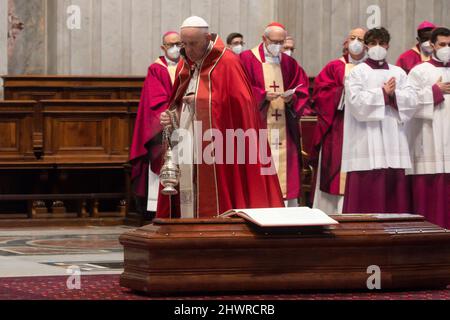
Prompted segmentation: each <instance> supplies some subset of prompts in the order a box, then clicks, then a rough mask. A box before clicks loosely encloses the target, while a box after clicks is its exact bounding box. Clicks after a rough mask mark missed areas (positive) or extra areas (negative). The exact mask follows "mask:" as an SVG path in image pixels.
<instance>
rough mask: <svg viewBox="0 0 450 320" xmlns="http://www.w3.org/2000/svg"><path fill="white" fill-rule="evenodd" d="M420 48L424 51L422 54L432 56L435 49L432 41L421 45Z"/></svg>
mask: <svg viewBox="0 0 450 320" xmlns="http://www.w3.org/2000/svg"><path fill="white" fill-rule="evenodd" d="M420 48H421V49H422V52H423V53H425V54H427V55H431V54H432V53H433V47H432V46H431V43H430V41H426V42H424V43H422V44H421V45H420Z"/></svg>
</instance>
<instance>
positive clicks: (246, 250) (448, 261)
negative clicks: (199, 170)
mask: <svg viewBox="0 0 450 320" xmlns="http://www.w3.org/2000/svg"><path fill="white" fill-rule="evenodd" d="M333 218H334V219H336V220H338V221H339V222H340V225H338V226H336V227H332V228H327V229H303V230H302V229H297V230H295V229H289V230H288V229H284V230H281V231H280V230H278V231H276V230H263V229H257V228H256V227H254V226H253V225H250V224H247V223H246V222H244V220H241V219H232V220H225V219H215V220H156V221H155V222H154V224H153V225H149V226H146V227H143V228H141V229H138V230H135V231H131V232H128V233H126V234H124V235H122V236H121V238H120V242H121V244H122V245H123V246H124V249H125V266H124V269H125V270H124V273H123V274H122V276H121V285H122V286H123V287H126V288H130V289H133V290H136V291H140V292H145V293H148V294H178V293H213V292H216V293H218V292H227V291H228V292H230V291H231V292H244V291H246V292H249V291H261V292H267V291H291V290H292V291H295V290H297V291H298V290H347V289H351V290H355V289H363V290H368V287H367V283H368V279H369V277H370V276H371V275H372V273H370V274H369V273H368V272H373V271H372V270H371V269H369V267H371V266H378V267H379V268H380V270H381V289H382V290H383V289H419V288H441V289H442V288H445V287H447V285H449V284H450V232H449V231H447V230H444V229H442V228H439V227H437V226H435V225H432V224H430V223H428V222H426V221H425V220H424V218H423V217H420V216H412V215H344V216H333ZM368 269H369V271H368Z"/></svg>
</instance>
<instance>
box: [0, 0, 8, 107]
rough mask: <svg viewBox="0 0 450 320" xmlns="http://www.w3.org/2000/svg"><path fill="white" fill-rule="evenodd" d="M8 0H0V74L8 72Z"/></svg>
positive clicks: (0, 80)
mask: <svg viewBox="0 0 450 320" xmlns="http://www.w3.org/2000/svg"><path fill="white" fill-rule="evenodd" d="M7 37H8V0H0V75H6V74H7V73H8V38H7ZM0 99H3V80H2V79H0Z"/></svg>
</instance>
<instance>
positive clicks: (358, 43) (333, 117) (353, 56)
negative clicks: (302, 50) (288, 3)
mask: <svg viewBox="0 0 450 320" xmlns="http://www.w3.org/2000/svg"><path fill="white" fill-rule="evenodd" d="M365 34H366V30H365V29H363V28H356V29H354V30H352V31H350V33H349V34H348V36H347V40H346V41H345V43H344V47H345V48H347V49H348V53H347V54H344V55H343V56H342V57H340V58H339V59H335V60H333V61H331V62H330V63H328V64H327V65H326V66H325V68H323V70H322V71H321V72H320V73H319V75H318V76H317V77H316V78H315V79H314V93H313V100H314V102H315V110H316V112H317V115H318V122H317V126H316V131H315V134H314V141H313V143H314V151H315V153H316V154H315V158H316V159H317V158H319V164H318V166H317V167H318V170H317V179H316V189H315V192H314V205H313V206H314V208H318V209H321V210H322V211H324V212H326V213H328V214H335V213H342V209H343V205H344V193H345V182H346V174H344V173H343V172H342V170H341V160H342V145H343V143H344V112H345V103H344V102H345V90H344V88H345V81H346V79H348V77H349V75H350V72H351V71H352V70H353V68H354V67H355V66H357V65H358V64H360V63H362V62H364V61H365V60H366V58H367V51H366V49H365V47H364V36H365Z"/></svg>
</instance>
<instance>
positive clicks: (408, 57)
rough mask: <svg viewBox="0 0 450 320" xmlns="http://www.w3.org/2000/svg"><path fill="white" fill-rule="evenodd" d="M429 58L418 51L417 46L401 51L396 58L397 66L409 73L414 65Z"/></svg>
mask: <svg viewBox="0 0 450 320" xmlns="http://www.w3.org/2000/svg"><path fill="white" fill-rule="evenodd" d="M429 60H430V58H428V57H425V56H424V55H422V54H421V53H420V50H419V46H418V45H417V46H415V47H414V48H412V49H410V50H408V51H406V52H405V53H403V54H402V55H401V56H400V57H399V58H398V60H397V66H398V67H400V68H402V69H403V70H405V72H406V73H409V72H410V71H411V70H412V69H413V68H414V67H415V66H417V65H418V64H421V63H422V62H424V61H429Z"/></svg>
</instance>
